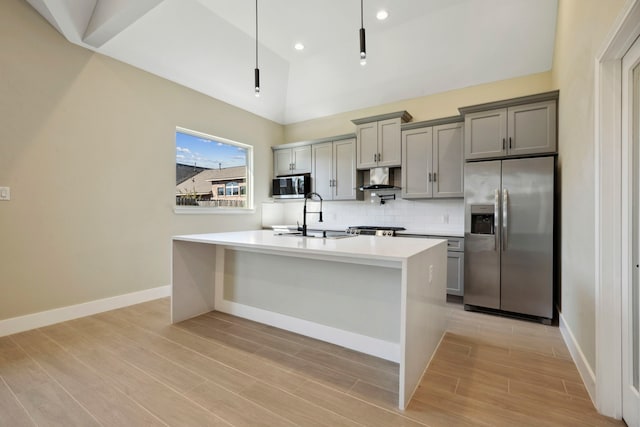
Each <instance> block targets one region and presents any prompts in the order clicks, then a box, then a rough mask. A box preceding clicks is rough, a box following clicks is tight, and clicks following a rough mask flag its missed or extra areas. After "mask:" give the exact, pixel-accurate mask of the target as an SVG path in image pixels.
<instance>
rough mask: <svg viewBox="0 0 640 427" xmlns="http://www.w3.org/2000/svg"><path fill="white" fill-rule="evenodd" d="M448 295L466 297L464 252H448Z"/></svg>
mask: <svg viewBox="0 0 640 427" xmlns="http://www.w3.org/2000/svg"><path fill="white" fill-rule="evenodd" d="M447 293H448V294H449V295H459V296H464V252H452V251H449V252H447Z"/></svg>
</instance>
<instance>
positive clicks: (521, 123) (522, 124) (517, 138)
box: [507, 101, 557, 156]
mask: <svg viewBox="0 0 640 427" xmlns="http://www.w3.org/2000/svg"><path fill="white" fill-rule="evenodd" d="M507 123H508V128H507V133H508V137H507V141H508V143H507V150H508V152H509V155H512V156H522V155H527V154H537V153H554V152H555V151H556V150H557V142H556V102H555V101H547V102H538V103H536V104H528V105H519V106H517V107H509V108H508V109H507Z"/></svg>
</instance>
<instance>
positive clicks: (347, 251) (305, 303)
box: [171, 230, 447, 409]
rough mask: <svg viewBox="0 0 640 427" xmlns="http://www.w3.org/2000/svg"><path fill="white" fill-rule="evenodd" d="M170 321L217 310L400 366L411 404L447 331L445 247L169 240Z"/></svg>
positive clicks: (256, 234) (230, 237)
mask: <svg viewBox="0 0 640 427" xmlns="http://www.w3.org/2000/svg"><path fill="white" fill-rule="evenodd" d="M172 257H173V261H172V279H173V283H172V298H171V316H172V322H174V323H176V322H180V321H182V320H185V319H189V318H191V317H194V316H197V315H200V314H203V313H206V312H209V311H212V310H218V311H222V312H225V313H229V314H233V315H236V316H240V317H244V318H248V319H251V320H254V321H257V322H261V323H264V324H268V325H272V326H275V327H278V328H282V329H286V330H290V331H293V332H296V333H300V334H303V335H306V336H310V337H313V338H317V339H320V340H323V341H327V342H331V343H334V344H337V345H340V346H344V347H347V348H351V349H353V350H356V351H360V352H363V353H367V354H371V355H374V356H377V357H382V358H385V359H388V360H391V361H395V362H397V363H399V368H400V372H399V393H398V395H399V402H398V405H399V407H400V408H401V409H404V408H405V407H406V405H407V404H408V403H409V400H410V398H411V396H412V395H413V392H414V391H415V388H416V387H417V385H418V383H419V381H420V378H421V377H422V373H423V372H424V370H425V368H426V366H427V365H428V363H429V360H430V359H431V356H432V355H433V353H434V351H435V349H436V347H437V345H438V343H439V341H440V339H441V337H442V335H443V333H444V329H445V319H446V313H445V300H446V290H445V288H446V274H447V267H446V266H447V243H446V240H439V239H411V238H402V237H375V236H351V237H345V238H336V239H329V238H317V237H302V236H290V235H289V236H287V235H274V233H273V232H272V231H267V230H259V231H243V232H231V233H215V234H197V235H184V236H175V237H174V238H173V255H172Z"/></svg>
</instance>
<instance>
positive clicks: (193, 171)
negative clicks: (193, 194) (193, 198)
mask: <svg viewBox="0 0 640 427" xmlns="http://www.w3.org/2000/svg"><path fill="white" fill-rule="evenodd" d="M207 169H208V168H203V167H202V166H195V165H185V164H181V163H176V185H178V184H180V183H181V182H184V181H186V180H187V179H189V178H192V177H194V176H196V175H197V174H199V173H200V172H202V171H205V170H207Z"/></svg>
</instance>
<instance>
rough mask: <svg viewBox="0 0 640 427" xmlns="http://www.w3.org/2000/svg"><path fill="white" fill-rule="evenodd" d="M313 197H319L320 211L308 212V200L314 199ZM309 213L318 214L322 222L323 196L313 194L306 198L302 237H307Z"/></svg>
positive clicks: (303, 211)
mask: <svg viewBox="0 0 640 427" xmlns="http://www.w3.org/2000/svg"><path fill="white" fill-rule="evenodd" d="M313 196H318V199H320V210H319V211H315V212H307V200H310V199H312V198H313ZM307 213H317V214H318V216H319V217H320V219H319V220H318V222H322V196H321V195H319V194H318V193H315V192H311V193H309V194H307V195H306V196H304V208H302V235H303V236H306V235H307Z"/></svg>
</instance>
